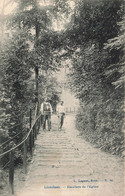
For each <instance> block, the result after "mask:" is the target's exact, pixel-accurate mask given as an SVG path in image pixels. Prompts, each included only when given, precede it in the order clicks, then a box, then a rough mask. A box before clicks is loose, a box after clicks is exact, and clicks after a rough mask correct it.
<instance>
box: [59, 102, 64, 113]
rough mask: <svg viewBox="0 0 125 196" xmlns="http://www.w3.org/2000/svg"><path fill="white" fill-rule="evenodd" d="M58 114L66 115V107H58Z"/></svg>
mask: <svg viewBox="0 0 125 196" xmlns="http://www.w3.org/2000/svg"><path fill="white" fill-rule="evenodd" d="M57 112H58V113H59V114H61V113H65V109H64V106H63V105H60V104H59V105H57Z"/></svg>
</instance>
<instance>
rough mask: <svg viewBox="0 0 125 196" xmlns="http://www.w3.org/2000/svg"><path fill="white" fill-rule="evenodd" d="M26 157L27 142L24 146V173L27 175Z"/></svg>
mask: <svg viewBox="0 0 125 196" xmlns="http://www.w3.org/2000/svg"><path fill="white" fill-rule="evenodd" d="M26 155H27V141H25V142H24V144H23V171H24V173H25V174H26V172H27V169H26Z"/></svg>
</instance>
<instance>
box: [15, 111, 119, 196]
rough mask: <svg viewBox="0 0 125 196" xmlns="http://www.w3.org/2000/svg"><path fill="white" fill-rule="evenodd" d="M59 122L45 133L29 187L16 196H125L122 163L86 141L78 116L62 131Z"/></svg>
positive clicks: (68, 119) (36, 152)
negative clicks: (124, 193) (78, 129)
mask: <svg viewBox="0 0 125 196" xmlns="http://www.w3.org/2000/svg"><path fill="white" fill-rule="evenodd" d="M56 120H57V119H56V116H53V118H52V122H53V124H52V127H53V128H52V130H51V131H43V130H42V129H41V131H40V133H39V135H38V139H37V141H36V143H35V149H34V154H33V160H32V162H31V164H30V168H29V170H28V173H27V178H26V180H25V186H24V188H23V189H22V190H18V191H16V195H18V196H25V195H26V196H32V195H33V196H46V195H48V196H51V195H58V196H70V195H76V196H84V195H85V196H89V195H90V196H93V195H95V196H100V195H101V196H107V195H108V196H115V195H117V196H123V195H122V193H121V192H122V189H123V187H122V179H121V176H120V174H121V171H120V170H119V169H120V168H119V167H121V165H120V162H119V161H118V160H116V159H115V158H114V157H113V156H110V155H108V154H106V153H103V152H101V151H100V150H99V149H94V148H93V147H92V146H91V145H90V144H88V143H87V142H86V141H84V140H83V138H82V137H81V136H80V135H79V133H78V131H77V130H76V129H75V126H74V116H71V115H70V116H67V117H66V119H65V124H64V128H63V129H62V130H61V131H59V130H58V126H57V124H58V122H57V121H56ZM107 160H108V161H109V163H107ZM111 165H112V168H110V166H111ZM118 168H119V169H118ZM116 170H117V171H116ZM118 170H119V171H118ZM105 179H107V180H108V182H105ZM110 179H112V180H113V182H110ZM114 180H115V182H114ZM117 183H119V185H120V186H117ZM92 187H93V188H92Z"/></svg>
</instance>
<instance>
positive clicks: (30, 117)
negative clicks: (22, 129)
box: [30, 109, 32, 128]
mask: <svg viewBox="0 0 125 196" xmlns="http://www.w3.org/2000/svg"><path fill="white" fill-rule="evenodd" d="M31 126H32V110H31V109H30V128H31Z"/></svg>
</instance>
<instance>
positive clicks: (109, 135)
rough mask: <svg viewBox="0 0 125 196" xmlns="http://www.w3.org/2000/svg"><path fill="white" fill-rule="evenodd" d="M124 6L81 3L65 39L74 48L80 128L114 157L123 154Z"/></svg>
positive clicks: (73, 76)
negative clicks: (121, 26)
mask: <svg viewBox="0 0 125 196" xmlns="http://www.w3.org/2000/svg"><path fill="white" fill-rule="evenodd" d="M122 3H123V1H119V0H118V1H117V0H116V1H113V0H112V1H110V2H109V1H106V0H102V1H96V3H95V1H89V2H88V1H84V2H83V1H81V3H80V6H78V13H77V14H76V16H75V20H74V27H72V29H71V30H70V35H69V32H68V34H67V35H68V36H67V40H68V41H67V40H66V41H67V42H68V46H69V47H73V49H74V53H73V54H72V64H73V66H72V68H71V72H70V77H71V81H70V86H71V89H72V90H73V91H74V92H75V93H76V96H77V97H78V98H79V99H80V105H81V110H80V114H78V116H77V126H78V127H79V129H80V130H82V131H83V133H84V134H85V136H86V138H87V139H88V140H89V141H90V142H92V143H96V144H97V145H98V146H99V147H100V148H102V149H104V150H106V151H110V152H112V153H115V154H121V153H122V151H123V133H122V131H121V130H122V127H123V111H122V107H123V97H124V95H123V81H121V79H122V78H123V58H121V57H122V56H123V44H122V42H121V43H119V41H118V40H122V37H123V33H122V34H118V33H120V28H119V22H120V21H122V14H123V7H122ZM83 8H84V9H83ZM121 23H122V24H123V22H121ZM119 38H121V39H119ZM107 43H108V44H107ZM118 84H119V85H118ZM116 87H117V88H116ZM116 141H117V142H116Z"/></svg>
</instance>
